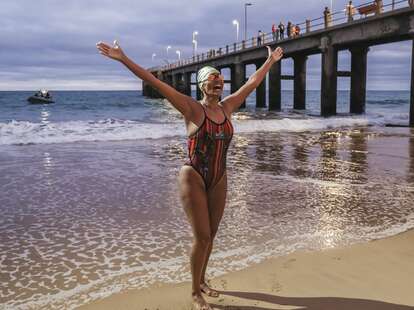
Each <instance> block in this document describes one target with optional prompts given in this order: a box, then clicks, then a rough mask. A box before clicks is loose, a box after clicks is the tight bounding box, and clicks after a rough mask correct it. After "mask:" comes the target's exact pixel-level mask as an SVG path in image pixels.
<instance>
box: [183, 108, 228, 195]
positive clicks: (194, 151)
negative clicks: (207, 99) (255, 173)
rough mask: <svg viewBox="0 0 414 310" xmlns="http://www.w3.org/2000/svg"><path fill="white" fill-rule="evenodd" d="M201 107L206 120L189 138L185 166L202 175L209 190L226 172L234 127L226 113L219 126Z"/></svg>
mask: <svg viewBox="0 0 414 310" xmlns="http://www.w3.org/2000/svg"><path fill="white" fill-rule="evenodd" d="M201 106H202V107H203V110H204V120H203V123H202V124H201V126H200V127H199V128H198V129H197V131H196V132H195V133H194V134H192V135H191V136H189V137H188V160H187V161H186V162H185V163H184V165H188V166H192V167H193V168H194V169H195V170H196V171H197V172H198V173H199V174H200V175H201V177H202V178H203V181H204V186H205V188H206V190H208V189H209V188H211V187H213V186H214V185H216V183H217V182H218V181H219V180H220V178H221V177H222V176H223V174H224V171H225V170H226V154H227V149H228V147H229V144H230V141H231V139H232V137H233V125H232V124H231V122H230V120H229V119H228V118H227V117H226V114H225V113H224V111H223V114H224V121H223V122H222V123H220V124H217V123H216V122H214V121H213V120H211V119H210V118H209V117H208V116H207V113H206V110H205V108H204V106H203V105H201ZM220 107H221V106H220ZM221 109H222V110H223V108H222V107H221Z"/></svg>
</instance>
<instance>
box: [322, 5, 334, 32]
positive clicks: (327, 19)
mask: <svg viewBox="0 0 414 310" xmlns="http://www.w3.org/2000/svg"><path fill="white" fill-rule="evenodd" d="M323 18H324V22H325V28H328V27H331V26H332V14H331V10H329V8H328V7H327V6H325V10H324V11H323Z"/></svg>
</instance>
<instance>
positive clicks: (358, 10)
mask: <svg viewBox="0 0 414 310" xmlns="http://www.w3.org/2000/svg"><path fill="white" fill-rule="evenodd" d="M403 7H413V8H414V0H389V1H387V3H384V2H383V1H381V0H375V1H369V2H365V3H362V4H359V5H355V6H353V7H351V8H349V7H348V6H347V7H345V8H344V9H343V10H339V11H336V12H329V11H325V12H324V15H323V16H321V17H318V18H314V19H307V20H305V21H304V22H300V23H292V28H291V31H290V35H289V36H288V35H287V33H288V32H287V25H285V35H284V37H283V38H281V37H280V34H279V35H278V36H277V37H275V36H274V34H273V33H272V32H270V33H263V34H262V35H261V38H258V37H257V36H256V37H251V38H250V39H248V40H242V41H240V42H234V43H232V44H228V45H225V46H222V47H219V48H213V49H210V50H208V51H207V52H204V53H201V54H197V55H194V56H192V57H190V58H186V59H182V60H179V61H176V62H174V63H170V64H167V65H164V66H161V67H152V68H150V70H151V71H155V70H168V69H174V68H177V67H180V66H185V65H188V64H193V63H197V62H200V61H205V60H208V59H213V58H217V57H221V56H224V55H227V54H232V53H236V52H239V51H241V50H245V49H252V48H256V47H258V46H262V45H266V44H269V43H275V42H284V41H287V40H295V39H297V38H299V37H301V36H302V35H305V34H308V33H310V32H314V31H318V30H322V29H328V28H329V27H332V26H336V25H340V24H345V23H349V22H352V21H353V20H357V19H364V18H369V17H371V16H376V15H379V14H382V13H384V12H389V11H393V10H396V9H400V8H403ZM293 26H299V28H300V31H299V33H298V34H295V32H294V31H293V29H294V28H293Z"/></svg>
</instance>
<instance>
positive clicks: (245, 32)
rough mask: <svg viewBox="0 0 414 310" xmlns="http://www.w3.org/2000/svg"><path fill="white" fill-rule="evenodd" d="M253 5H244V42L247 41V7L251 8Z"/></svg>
mask: <svg viewBox="0 0 414 310" xmlns="http://www.w3.org/2000/svg"><path fill="white" fill-rule="evenodd" d="M251 5H252V3H249V2H248V3H245V4H244V40H245V41H246V39H247V7H248V6H251Z"/></svg>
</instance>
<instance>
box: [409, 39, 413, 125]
mask: <svg viewBox="0 0 414 310" xmlns="http://www.w3.org/2000/svg"><path fill="white" fill-rule="evenodd" d="M409 126H410V127H414V40H413V46H412V51H411V96H410V122H409Z"/></svg>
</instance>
